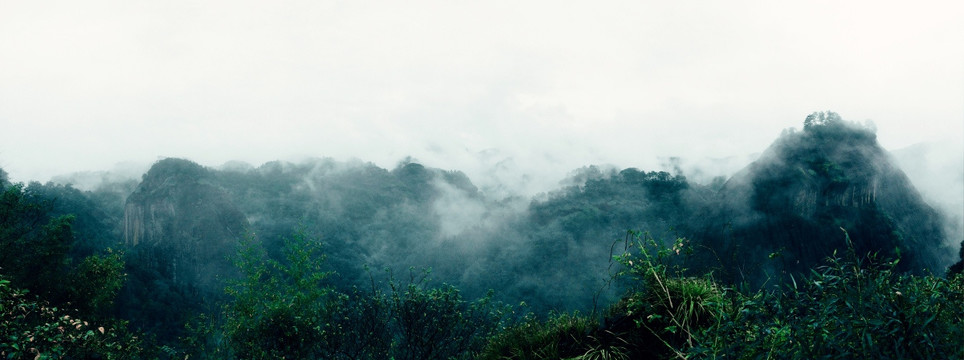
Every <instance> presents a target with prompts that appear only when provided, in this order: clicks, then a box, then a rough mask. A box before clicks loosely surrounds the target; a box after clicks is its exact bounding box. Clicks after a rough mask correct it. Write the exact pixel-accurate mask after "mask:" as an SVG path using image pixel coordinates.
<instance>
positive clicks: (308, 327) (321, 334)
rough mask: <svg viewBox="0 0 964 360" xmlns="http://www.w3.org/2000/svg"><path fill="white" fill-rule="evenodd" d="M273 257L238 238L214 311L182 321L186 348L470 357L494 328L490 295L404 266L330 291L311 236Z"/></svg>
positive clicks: (262, 355) (260, 353) (219, 353)
mask: <svg viewBox="0 0 964 360" xmlns="http://www.w3.org/2000/svg"><path fill="white" fill-rule="evenodd" d="M283 253H284V259H283V260H279V261H276V260H270V259H268V258H267V256H266V254H265V253H264V249H263V248H261V247H260V246H259V245H258V244H257V243H256V242H255V241H254V240H253V239H246V240H245V241H244V242H243V244H242V247H241V251H240V256H239V259H238V261H237V264H238V266H239V268H240V269H241V271H242V273H243V276H242V278H241V279H240V280H237V281H234V282H233V283H232V284H231V285H230V286H229V287H228V288H227V292H228V294H229V295H230V296H231V297H232V300H231V301H230V302H229V303H228V304H227V305H225V306H224V308H223V311H222V312H221V313H220V314H218V315H217V316H216V317H213V318H212V317H201V318H200V319H198V320H197V321H195V322H193V323H192V324H189V325H188V326H189V332H190V333H191V336H188V337H187V338H186V339H185V348H186V349H188V353H189V354H188V356H189V357H191V358H198V357H199V358H218V359H220V358H242V359H280V358H294V359H316V358H317V359H398V360H400V359H413V360H414V359H470V358H474V357H475V355H476V354H477V353H478V352H479V351H480V350H481V349H482V347H483V346H485V341H486V339H488V338H489V337H490V336H492V335H493V334H495V333H497V332H498V331H501V330H502V329H503V328H504V322H505V321H506V319H508V315H509V313H508V311H507V309H506V308H505V307H502V306H500V305H498V304H495V303H493V302H492V301H491V299H490V297H486V298H483V299H480V300H476V301H473V302H469V301H466V300H464V299H462V296H461V295H460V294H459V291H458V290H457V289H455V288H454V287H452V286H448V285H443V286H440V287H429V286H427V285H426V283H427V282H426V281H425V278H424V276H423V277H421V278H418V277H416V276H415V273H414V272H413V274H412V278H410V279H409V281H408V282H407V283H406V284H400V283H399V282H397V281H395V280H394V279H391V280H389V282H388V285H387V287H382V286H380V285H379V284H376V283H375V281H374V280H373V281H372V286H371V289H368V290H361V289H357V288H354V289H351V290H348V291H339V290H337V289H335V288H333V287H332V286H331V285H329V284H328V278H329V277H330V276H332V275H333V274H332V273H330V272H327V271H325V270H323V268H322V265H323V261H321V260H322V259H323V258H324V257H323V255H322V254H321V249H320V245H319V244H318V242H317V241H314V240H311V239H309V238H308V237H307V236H305V235H304V233H303V232H302V233H299V234H296V235H295V236H293V237H292V238H290V239H289V240H288V241H287V243H286V246H285V248H284V251H283Z"/></svg>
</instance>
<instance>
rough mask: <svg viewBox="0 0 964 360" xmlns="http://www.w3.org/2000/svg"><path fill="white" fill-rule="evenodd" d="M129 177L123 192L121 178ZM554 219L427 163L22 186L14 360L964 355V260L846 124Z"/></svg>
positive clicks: (830, 122) (595, 201)
mask: <svg viewBox="0 0 964 360" xmlns="http://www.w3.org/2000/svg"><path fill="white" fill-rule="evenodd" d="M105 179H107V177H105ZM562 184H565V185H563V186H561V187H560V188H558V189H556V190H554V191H552V192H549V193H545V194H540V195H538V196H534V197H531V198H528V197H521V196H507V197H499V196H495V195H492V194H487V193H486V192H485V191H484V190H482V189H479V188H478V187H476V185H474V184H473V182H472V180H471V179H469V178H468V177H467V176H466V175H465V174H463V173H461V172H459V171H450V170H443V169H436V168H431V167H427V166H425V165H423V164H420V163H418V162H417V161H415V160H412V159H409V160H405V161H402V162H400V163H399V164H398V165H397V166H396V167H395V168H393V169H384V168H381V167H378V166H375V165H373V164H371V163H364V162H361V161H351V162H341V161H335V160H332V159H311V160H306V161H302V162H299V163H290V162H282V161H275V162H269V163H265V164H263V165H260V166H257V167H255V166H252V165H249V164H246V163H241V162H233V163H229V164H226V165H225V166H222V167H220V168H209V167H204V166H201V165H199V164H197V163H194V162H192V161H190V160H186V159H177V158H168V159H164V160H160V161H158V162H156V163H155V164H153V166H152V167H151V168H150V170H149V171H147V172H146V173H145V174H143V176H142V177H141V178H140V179H127V180H123V179H118V178H116V177H111V178H109V181H103V182H101V183H100V184H99V185H98V186H96V187H95V188H92V189H90V190H83V191H82V190H80V189H77V188H75V187H73V186H72V185H71V184H70V183H69V181H64V182H49V183H46V184H41V183H37V182H31V183H28V184H22V183H11V182H10V181H9V180H8V179H7V176H6V174H5V173H4V172H3V171H2V170H0V191H2V194H0V196H2V199H0V355H2V356H3V357H5V358H35V357H37V356H40V357H53V358H58V357H66V358H163V359H166V358H178V359H183V358H191V359H193V358H217V359H221V358H324V359H328V358H337V359H388V358H393V359H453V358H457V359H463V358H465V359H468V358H478V359H645V358H655V359H661V358H684V359H686V358H707V357H714V358H716V357H721V358H735V359H743V358H770V357H778V358H799V359H810V358H874V359H877V358H958V359H960V358H964V340H962V339H964V326H962V324H961V321H960V320H961V319H962V318H964V275H961V271H962V266H964V265H962V264H964V262H962V261H964V241H961V240H964V239H961V238H957V237H960V236H961V235H960V230H961V229H960V227H961V225H960V224H958V223H957V222H955V221H957V220H956V219H952V218H949V217H948V216H947V215H945V214H943V213H941V212H940V211H938V210H935V208H933V207H932V206H930V205H928V204H927V203H926V202H925V201H924V199H923V198H922V197H921V195H920V193H919V192H918V191H917V190H916V189H915V188H914V186H913V184H912V183H911V181H910V180H909V179H908V177H907V176H906V175H905V174H904V172H902V171H901V169H900V168H898V167H897V166H896V165H895V164H894V163H893V161H892V158H891V155H890V154H889V153H888V152H887V151H885V150H884V149H883V148H882V147H880V145H879V144H878V143H877V140H876V135H875V133H874V130H873V129H871V128H869V127H866V126H863V125H860V124H856V123H852V122H849V121H846V120H843V119H841V118H840V116H839V115H837V114H835V113H832V112H826V113H815V114H812V115H810V116H808V117H807V118H806V120H805V121H804V124H803V128H802V129H800V130H796V129H789V130H787V131H785V132H784V133H783V134H782V135H781V136H780V137H779V138H778V139H777V140H776V141H775V142H774V143H773V144H772V145H771V146H770V147H769V148H768V149H766V151H764V152H763V154H762V155H761V156H760V157H759V159H757V160H756V161H754V162H753V163H751V164H750V165H749V166H747V167H746V168H744V169H743V170H741V171H740V172H738V173H737V174H735V175H734V176H732V177H730V178H717V179H715V180H713V181H712V182H709V183H707V184H700V183H695V182H691V181H689V180H687V178H686V176H685V174H683V173H682V172H680V171H673V172H667V171H643V170H639V169H635V168H628V169H616V168H612V167H605V166H587V167H584V168H581V169H577V170H575V171H573V172H572V174H571V176H570V178H568V179H566V180H565V181H563V182H562Z"/></svg>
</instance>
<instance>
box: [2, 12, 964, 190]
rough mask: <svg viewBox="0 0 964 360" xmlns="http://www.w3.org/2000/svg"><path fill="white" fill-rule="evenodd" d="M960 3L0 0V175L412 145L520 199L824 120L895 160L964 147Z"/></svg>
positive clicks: (394, 155)
mask: <svg viewBox="0 0 964 360" xmlns="http://www.w3.org/2000/svg"><path fill="white" fill-rule="evenodd" d="M962 8H964V7H961V6H960V5H957V4H956V3H953V2H950V1H925V2H918V3H914V4H912V5H911V4H903V3H896V2H870V1H858V2H848V3H839V2H831V1H818V2H809V3H806V4H779V5H777V4H772V3H757V2H752V1H736V2H727V3H716V2H709V1H705V2H691V3H685V4H682V3H678V4H677V3H669V4H666V3H645V2H616V1H607V2H602V3H592V4H576V3H565V2H563V3H559V2H544V1H536V2H523V3H519V2H513V3H500V2H486V3H461V4H454V3H451V2H437V1H415V2H405V3H392V2H350V3H344V2H338V1H320V2H307V3H304V2H299V3H295V2H280V3H262V2H253V1H241V2H237V1H235V2H224V1H211V2H204V3H193V2H186V1H169V2H163V3H155V2H140V1H134V2H115V1H109V0H98V1H91V2H84V3H83V4H81V3H74V2H54V3H49V2H4V1H0V9H2V11H0V65H2V66H0V128H2V129H4V131H2V132H0V168H3V169H4V170H5V171H7V172H8V173H9V174H10V177H11V179H12V180H14V181H28V180H38V181H45V180H48V179H49V178H51V177H52V176H56V175H60V174H69V173H74V172H78V171H96V170H110V169H112V168H115V165H116V164H118V163H134V164H150V163H153V162H154V161H156V160H157V159H159V158H164V157H180V158H187V159H191V160H193V161H196V162H198V163H200V164H203V165H206V166H215V167H216V166H218V165H220V164H223V163H225V162H227V161H231V160H241V161H246V162H249V163H251V164H254V165H258V164H261V163H264V162H266V161H271V160H278V159H281V160H287V159H296V158H299V157H331V158H334V159H337V160H349V159H352V158H357V159H359V160H362V161H366V162H373V163H375V164H376V165H379V166H382V167H389V168H390V167H392V166H393V165H394V164H395V163H397V162H398V161H400V160H402V159H404V158H406V157H408V156H411V157H412V158H414V159H417V160H418V161H420V162H423V163H425V164H427V165H429V166H433V167H438V168H444V169H453V170H461V171H464V172H466V173H467V174H468V175H469V176H470V177H472V179H473V181H479V182H487V181H488V182H493V183H494V182H499V181H505V182H511V183H515V184H516V185H518V184H519V183H520V182H521V183H522V185H521V187H522V189H523V190H522V191H528V192H532V191H538V190H539V189H544V188H545V187H546V186H551V185H552V184H555V183H556V182H558V181H559V180H562V178H564V176H565V175H566V174H567V173H568V172H570V171H572V170H574V169H576V168H579V167H582V166H586V165H592V164H612V165H615V166H619V167H637V168H640V169H645V170H655V169H660V168H661V166H662V164H663V163H664V162H665V161H666V159H667V158H668V157H671V156H679V157H682V158H684V159H687V160H690V161H697V162H701V161H706V160H708V159H743V160H739V161H734V162H735V163H736V162H744V163H745V162H748V161H746V160H745V158H746V157H747V156H749V155H751V154H754V153H759V152H762V151H763V150H764V149H765V148H766V147H767V146H768V145H769V144H770V143H771V142H772V141H773V140H774V139H776V137H778V136H779V134H780V132H781V131H782V130H783V129H785V128H790V127H797V128H799V127H800V126H801V124H802V121H803V119H804V118H805V117H806V115H807V114H810V113H812V112H814V111H823V110H830V111H835V112H837V113H839V114H840V115H841V116H842V117H843V118H844V119H847V120H851V121H856V122H864V121H866V120H870V121H872V122H874V123H875V124H876V126H877V127H878V129H879V131H878V138H879V140H880V143H881V145H882V146H884V147H885V148H886V149H888V150H897V149H901V148H906V147H908V146H911V145H914V144H918V143H923V142H948V143H951V144H964V47H962V46H961V45H960V44H962V43H964V22H961V21H959V19H960V18H962V17H964V9H962ZM733 166H736V165H735V164H734V165H733ZM493 168H499V169H504V173H502V174H497V173H496V174H493V172H492V170H491V169H493ZM724 170H726V169H724ZM728 171H729V170H728ZM483 177H489V178H488V179H486V178H483Z"/></svg>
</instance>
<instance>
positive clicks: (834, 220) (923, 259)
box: [702, 113, 954, 280]
mask: <svg viewBox="0 0 964 360" xmlns="http://www.w3.org/2000/svg"><path fill="white" fill-rule="evenodd" d="M720 195H721V199H722V201H721V202H720V203H719V204H717V205H718V207H717V208H716V209H711V210H709V211H708V212H709V213H712V214H713V216H711V217H710V219H712V220H711V221H710V222H709V224H708V226H707V227H705V230H704V232H703V234H702V236H703V237H704V238H706V242H707V244H709V245H710V247H711V248H712V249H714V251H716V252H717V254H719V256H720V260H719V262H722V265H723V266H722V268H725V269H733V270H735V272H734V273H733V274H731V275H732V276H733V277H735V278H736V279H735V280H741V279H739V278H740V277H745V276H747V275H746V274H747V273H750V272H757V271H759V270H762V271H763V272H764V273H765V275H764V278H767V277H773V276H780V274H784V273H787V272H797V271H805V270H806V269H809V268H810V267H812V266H814V265H818V264H820V263H821V262H822V261H823V259H825V258H826V257H828V256H831V255H832V254H833V253H834V251H837V252H838V255H843V254H845V251H847V250H848V249H849V247H850V246H851V245H850V244H848V243H847V240H846V238H847V235H849V238H850V239H851V244H852V246H853V248H854V250H855V251H856V254H858V255H861V256H862V255H865V254H867V253H878V254H879V255H881V256H882V257H885V258H897V257H900V259H901V260H900V265H899V267H900V268H901V269H903V270H907V271H913V272H918V273H920V272H925V271H932V272H935V273H942V272H943V268H944V267H946V266H947V265H949V262H950V259H949V258H948V255H947V254H953V253H954V252H953V249H950V248H947V246H946V245H945V243H946V241H945V237H946V236H945V234H944V230H943V226H942V219H941V217H940V215H939V214H938V213H937V212H936V211H935V210H934V209H933V208H932V207H930V206H929V205H927V204H926V203H925V202H924V201H923V199H922V198H921V196H920V194H919V192H918V191H917V190H916V189H915V188H914V186H913V185H912V184H911V182H910V181H909V180H908V178H907V176H906V175H905V174H904V173H903V172H902V171H901V170H900V169H899V168H898V167H897V166H895V165H894V164H893V161H892V160H891V158H890V156H889V155H888V153H887V152H886V151H885V150H884V149H883V148H881V147H880V145H879V144H878V143H877V140H876V135H875V134H874V132H873V131H872V130H871V129H870V128H867V127H864V126H861V125H858V124H854V123H850V122H847V121H844V120H842V119H841V118H840V117H839V116H837V115H836V114H833V113H828V114H827V113H822V114H814V115H811V117H809V118H808V120H807V122H805V126H804V129H803V131H788V132H787V133H785V134H784V135H783V136H782V137H781V138H779V139H778V140H777V141H776V142H775V143H774V144H773V145H772V146H771V147H770V148H769V149H767V151H766V152H765V153H764V154H763V155H762V156H761V158H760V159H759V160H757V161H755V162H754V163H752V164H750V165H749V166H748V167H747V168H746V169H744V170H743V171H741V172H740V173H738V174H737V175H735V176H734V177H733V178H731V179H730V180H729V181H728V182H727V183H726V185H725V186H724V187H723V189H722V190H721V194H720ZM842 230H843V231H842ZM845 231H846V234H845V233H844V232H845Z"/></svg>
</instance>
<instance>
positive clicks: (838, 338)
mask: <svg viewBox="0 0 964 360" xmlns="http://www.w3.org/2000/svg"><path fill="white" fill-rule="evenodd" d="M632 235H633V236H632V245H633V247H635V248H636V249H637V250H638V253H636V254H632V253H629V252H627V253H626V254H623V255H621V256H618V257H617V259H618V260H619V262H621V263H622V264H623V265H624V270H623V271H622V272H621V273H620V275H619V276H621V277H623V278H630V279H631V285H632V288H631V290H630V291H629V292H628V293H627V295H626V296H625V297H623V298H622V299H621V301H619V302H618V303H617V304H615V305H613V306H612V307H611V308H610V310H609V311H608V312H607V314H606V315H605V316H604V317H603V320H602V323H599V324H597V323H596V322H595V321H594V319H592V318H590V317H580V316H575V315H573V316H569V315H565V316H559V317H554V318H551V319H549V320H548V321H545V322H539V321H534V320H530V321H524V322H522V323H521V324H518V325H515V326H513V327H511V328H509V329H508V330H507V331H505V332H502V333H500V334H498V335H496V336H495V337H493V338H492V339H491V342H490V343H489V345H488V347H487V348H486V351H485V352H484V353H483V355H482V356H481V358H484V359H558V358H565V359H647V358H657V359H658V358H667V359H668V358H679V359H690V358H694V359H702V358H727V359H757V358H760V359H766V358H786V359H818V358H819V359H853V358H865V359H887V358H890V359H893V358H896V359H900V358H907V359H922V358H935V359H961V358H964V326H962V324H961V320H962V319H964V276H962V275H960V274H958V275H956V276H953V277H952V278H950V279H944V278H940V277H935V276H913V275H906V274H901V273H898V272H896V271H895V270H894V268H895V267H896V264H897V260H890V261H883V260H879V259H876V258H875V257H873V256H870V257H867V258H858V257H857V256H856V254H855V253H854V252H853V251H852V248H851V251H850V252H849V253H848V254H846V256H844V257H843V258H841V257H838V256H834V257H831V258H829V259H827V262H826V264H824V265H822V266H819V267H817V268H815V269H813V270H812V272H811V273H810V274H809V275H808V276H805V277H803V278H792V277H791V278H790V279H789V284H790V285H788V286H787V287H786V288H783V289H781V290H779V291H757V292H751V291H737V290H734V289H733V288H730V287H726V286H722V285H720V284H718V283H717V282H715V281H714V280H713V279H712V278H711V277H709V276H705V277H699V278H694V277H687V276H684V274H685V271H684V270H683V269H682V268H680V267H679V266H678V265H672V264H678V262H675V261H674V260H675V259H674V258H675V257H677V255H679V254H680V251H686V250H685V248H684V247H682V245H683V242H681V241H677V243H676V245H675V246H674V247H672V248H664V247H661V246H659V245H658V244H657V243H656V242H655V241H653V240H652V239H646V238H643V237H641V236H640V234H639V233H632ZM845 236H846V235H845V234H844V235H842V236H841V237H842V238H844V237H845ZM846 240H847V241H848V243H849V238H846ZM597 325H598V326H597Z"/></svg>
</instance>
